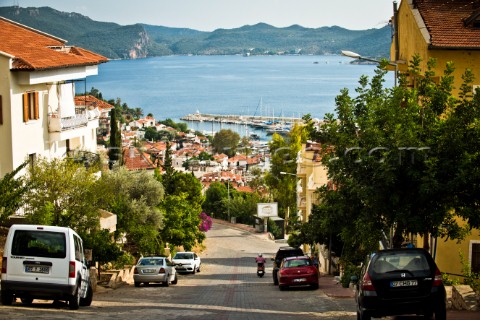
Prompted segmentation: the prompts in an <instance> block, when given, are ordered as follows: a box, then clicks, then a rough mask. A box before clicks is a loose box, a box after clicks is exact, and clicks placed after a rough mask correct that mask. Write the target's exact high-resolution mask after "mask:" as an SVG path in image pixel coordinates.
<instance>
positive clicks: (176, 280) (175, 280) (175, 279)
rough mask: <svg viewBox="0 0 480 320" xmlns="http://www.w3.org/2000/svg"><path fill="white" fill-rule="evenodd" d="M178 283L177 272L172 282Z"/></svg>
mask: <svg viewBox="0 0 480 320" xmlns="http://www.w3.org/2000/svg"><path fill="white" fill-rule="evenodd" d="M177 283H178V277H177V274H176V273H175V278H173V281H172V284H177Z"/></svg>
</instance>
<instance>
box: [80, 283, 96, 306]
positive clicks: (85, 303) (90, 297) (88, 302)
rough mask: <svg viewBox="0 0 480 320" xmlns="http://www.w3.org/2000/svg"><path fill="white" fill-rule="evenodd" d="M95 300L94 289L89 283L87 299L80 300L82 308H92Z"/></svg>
mask: <svg viewBox="0 0 480 320" xmlns="http://www.w3.org/2000/svg"><path fill="white" fill-rule="evenodd" d="M92 300H93V288H92V285H91V284H90V282H88V286H87V294H86V295H85V298H80V305H81V306H82V307H90V305H91V304H92Z"/></svg>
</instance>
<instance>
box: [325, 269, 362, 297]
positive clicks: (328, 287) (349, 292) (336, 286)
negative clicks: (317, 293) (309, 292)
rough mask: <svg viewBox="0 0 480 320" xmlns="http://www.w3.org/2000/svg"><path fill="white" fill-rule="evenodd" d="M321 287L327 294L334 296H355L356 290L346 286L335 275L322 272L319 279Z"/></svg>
mask: <svg viewBox="0 0 480 320" xmlns="http://www.w3.org/2000/svg"><path fill="white" fill-rule="evenodd" d="M318 283H319V288H320V290H321V291H323V292H324V293H325V294H326V295H327V296H329V297H332V298H350V299H353V298H354V297H355V291H354V290H353V289H352V288H344V287H342V284H341V283H340V282H338V280H337V279H335V277H334V276H331V275H328V274H322V275H321V276H320V280H319V281H318Z"/></svg>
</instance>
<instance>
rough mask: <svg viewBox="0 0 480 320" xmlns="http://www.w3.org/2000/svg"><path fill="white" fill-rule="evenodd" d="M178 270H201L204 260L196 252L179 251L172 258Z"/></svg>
mask: <svg viewBox="0 0 480 320" xmlns="http://www.w3.org/2000/svg"><path fill="white" fill-rule="evenodd" d="M172 262H173V264H174V265H175V269H177V271H178V272H191V273H193V274H195V272H200V266H201V264H202V261H201V260H200V257H199V256H197V254H196V253H195V252H177V253H176V254H175V256H174V257H173V259H172Z"/></svg>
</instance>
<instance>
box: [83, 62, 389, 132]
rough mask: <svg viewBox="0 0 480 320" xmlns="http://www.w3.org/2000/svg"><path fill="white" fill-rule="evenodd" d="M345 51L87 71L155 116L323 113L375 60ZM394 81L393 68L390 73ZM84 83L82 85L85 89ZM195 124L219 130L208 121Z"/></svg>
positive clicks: (113, 65) (112, 93)
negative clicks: (360, 61)
mask: <svg viewBox="0 0 480 320" xmlns="http://www.w3.org/2000/svg"><path fill="white" fill-rule="evenodd" d="M351 61H352V59H350V58H347V57H343V56H335V55H330V56H249V57H243V56H167V57H155V58H146V59H137V60H113V61H109V62H108V63H104V64H101V65H100V66H99V74H98V75H97V76H91V77H88V78H87V83H86V86H87V90H90V88H91V87H95V88H96V89H98V90H100V92H102V95H103V98H104V99H107V100H108V99H116V98H120V99H121V101H122V103H124V102H125V103H127V104H128V106H129V107H130V108H141V109H142V110H143V112H144V115H147V114H148V113H152V114H153V115H154V116H155V118H156V119H157V120H162V119H166V118H171V119H174V120H175V121H180V118H181V117H183V116H185V115H187V114H191V113H195V112H200V113H208V114H236V115H261V116H275V117H282V116H284V117H301V116H303V115H305V114H307V113H309V114H311V116H312V117H313V118H319V119H321V118H323V116H324V115H325V114H326V113H334V111H335V97H336V96H337V95H338V94H340V90H341V89H343V88H348V89H349V90H350V92H351V94H352V95H355V90H354V89H355V88H356V87H357V86H358V80H359V79H360V76H361V75H367V76H369V77H372V76H373V75H374V70H375V66H374V65H357V64H350V62H351ZM385 85H386V86H390V87H391V86H393V74H392V75H390V74H388V75H387V76H386V83H385ZM83 89H84V88H78V87H77V91H79V90H81V91H83ZM189 126H190V127H192V126H193V127H194V128H193V129H196V130H197V129H203V130H213V131H215V130H217V128H214V127H213V125H212V124H208V123H195V124H194V123H192V124H190V123H189Z"/></svg>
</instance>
